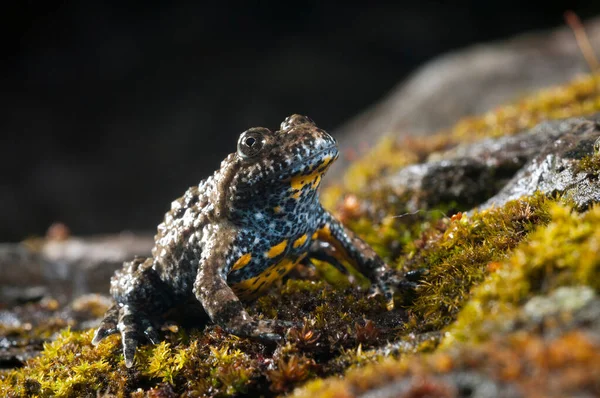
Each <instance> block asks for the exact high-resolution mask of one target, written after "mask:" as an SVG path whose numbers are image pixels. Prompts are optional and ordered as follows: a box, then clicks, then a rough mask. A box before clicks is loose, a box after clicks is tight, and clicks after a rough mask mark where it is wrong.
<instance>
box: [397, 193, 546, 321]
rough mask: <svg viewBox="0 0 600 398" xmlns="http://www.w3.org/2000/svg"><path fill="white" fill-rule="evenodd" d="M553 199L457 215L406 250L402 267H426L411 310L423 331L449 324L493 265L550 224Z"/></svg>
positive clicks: (529, 199) (508, 204)
mask: <svg viewBox="0 0 600 398" xmlns="http://www.w3.org/2000/svg"><path fill="white" fill-rule="evenodd" d="M548 206H549V200H548V199H546V198H545V197H544V196H542V195H536V196H533V197H531V198H525V199H523V200H516V201H511V202H509V203H507V204H506V205H505V206H504V207H502V208H493V209H490V210H485V211H483V212H479V213H475V214H473V215H472V216H467V215H466V214H460V215H456V216H454V217H453V218H452V220H451V221H449V223H448V225H447V228H446V229H445V230H444V231H443V232H442V231H440V232H438V233H435V234H433V235H430V234H426V235H425V236H424V237H423V239H422V240H418V241H415V242H414V243H413V244H411V245H408V246H407V247H406V255H405V256H403V257H401V258H400V261H399V263H400V267H405V268H409V269H412V268H425V269H427V270H428V274H427V275H426V276H425V278H424V280H423V282H422V287H421V288H420V289H419V291H418V295H417V299H416V300H415V302H414V304H413V305H412V306H411V307H410V309H411V311H412V313H413V314H414V315H415V316H416V317H417V318H418V319H419V320H420V322H419V329H420V330H439V329H440V328H441V327H443V326H445V325H448V324H449V323H451V322H452V321H454V318H455V316H456V313H457V312H458V310H460V308H462V306H463V305H464V303H465V301H466V300H467V299H468V297H469V295H470V290H471V287H472V286H473V285H476V284H478V283H479V282H481V281H482V280H483V278H484V277H485V276H486V275H487V274H488V272H489V265H490V264H491V263H493V262H495V261H501V260H503V259H505V258H506V257H507V255H508V253H510V250H512V249H513V248H514V247H516V246H517V244H519V242H521V240H523V239H524V238H526V237H527V234H528V233H529V232H531V231H532V230H533V228H535V226H536V225H538V224H544V223H546V222H547V221H548V213H547V212H548Z"/></svg>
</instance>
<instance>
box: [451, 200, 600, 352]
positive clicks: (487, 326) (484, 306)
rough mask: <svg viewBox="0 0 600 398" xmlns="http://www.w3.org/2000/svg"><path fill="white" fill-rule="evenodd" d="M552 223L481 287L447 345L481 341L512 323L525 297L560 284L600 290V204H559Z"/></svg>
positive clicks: (538, 293)
mask: <svg viewBox="0 0 600 398" xmlns="http://www.w3.org/2000/svg"><path fill="white" fill-rule="evenodd" d="M549 214H550V218H551V222H550V223H549V224H548V225H546V226H543V227H539V228H538V229H537V230H536V231H535V232H534V233H532V234H531V236H530V237H529V239H527V241H526V242H524V243H523V244H521V245H520V246H519V247H518V248H517V249H516V250H515V251H514V252H513V253H512V254H511V256H510V258H509V259H508V260H507V261H505V262H503V263H502V265H500V266H498V268H497V269H495V271H494V272H493V273H492V274H491V275H490V276H489V277H488V278H486V280H485V281H484V282H483V283H481V284H480V285H479V286H477V287H476V288H475V289H474V291H473V294H472V297H471V299H470V300H469V301H468V302H467V304H466V306H465V308H464V309H463V310H462V311H461V312H460V313H459V315H458V318H457V320H456V322H455V323H454V324H453V325H452V326H451V327H449V328H448V333H447V334H446V340H445V341H444V345H445V346H448V345H450V344H452V343H453V342H454V341H455V340H458V341H479V340H481V339H485V338H487V337H488V336H489V335H490V333H492V332H494V331H497V329H496V326H497V324H496V322H495V321H496V320H503V321H504V322H506V323H508V322H509V321H510V320H511V319H513V318H514V317H515V316H517V315H518V310H519V308H520V307H521V306H522V305H523V303H524V302H525V300H527V299H528V298H531V297H532V296H533V295H544V294H547V293H549V292H551V291H553V290H554V289H556V288H557V287H560V286H577V285H582V286H589V287H591V288H593V289H594V290H595V291H596V292H600V256H599V255H598V252H599V250H600V228H598V226H600V207H598V206H596V207H594V208H592V209H591V210H589V211H588V212H586V213H584V214H579V213H576V212H575V211H574V210H573V209H572V208H571V207H568V206H565V205H561V204H558V203H555V204H553V205H552V206H551V208H550V211H549Z"/></svg>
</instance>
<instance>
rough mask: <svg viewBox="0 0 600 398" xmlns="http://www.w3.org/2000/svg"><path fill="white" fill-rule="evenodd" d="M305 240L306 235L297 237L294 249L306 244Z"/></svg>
mask: <svg viewBox="0 0 600 398" xmlns="http://www.w3.org/2000/svg"><path fill="white" fill-rule="evenodd" d="M307 238H308V236H306V234H304V235H302V236H301V237H299V238H298V239H296V240H295V241H294V244H293V246H294V249H296V248H298V247H300V246H302V245H303V244H304V242H306V239H307Z"/></svg>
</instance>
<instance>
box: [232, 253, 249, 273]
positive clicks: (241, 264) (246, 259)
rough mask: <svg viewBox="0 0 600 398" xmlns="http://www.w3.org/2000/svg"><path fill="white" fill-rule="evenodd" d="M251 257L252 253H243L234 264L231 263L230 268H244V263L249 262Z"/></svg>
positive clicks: (233, 269)
mask: <svg viewBox="0 0 600 398" xmlns="http://www.w3.org/2000/svg"><path fill="white" fill-rule="evenodd" d="M251 259H252V254H250V253H246V254H244V255H243V256H242V257H240V258H238V260H237V261H236V262H235V264H233V267H231V270H232V271H235V270H238V269H240V268H244V267H245V266H246V265H248V263H249V262H250V260H251Z"/></svg>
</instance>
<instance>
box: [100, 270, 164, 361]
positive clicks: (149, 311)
mask: <svg viewBox="0 0 600 398" xmlns="http://www.w3.org/2000/svg"><path fill="white" fill-rule="evenodd" d="M152 265H153V260H152V259H151V258H148V259H144V258H136V259H135V260H133V261H128V262H126V263H125V264H124V266H123V268H122V269H121V270H118V271H117V272H116V273H115V276H113V278H112V279H111V288H110V292H111V294H112V295H113V297H114V299H115V301H116V304H115V305H113V306H112V307H111V308H110V309H109V310H108V311H107V312H106V314H105V315H104V318H103V319H102V322H101V323H100V326H99V327H98V329H97V330H96V333H95V335H94V338H93V340H92V344H94V345H97V344H98V343H99V342H100V341H102V340H103V339H104V338H105V337H107V336H109V335H111V334H115V333H120V334H121V343H122V345H123V356H124V357H125V365H126V366H127V367H128V368H130V367H131V366H132V365H133V361H134V356H135V350H136V347H137V346H138V345H139V344H140V343H141V342H142V341H143V340H149V341H150V342H151V343H153V344H156V343H158V342H159V341H160V337H159V334H158V332H157V329H158V325H159V323H160V321H159V318H158V316H160V315H161V314H163V313H164V312H165V311H166V310H167V309H168V308H169V307H171V306H172V304H173V296H172V294H171V293H170V289H169V287H168V286H167V285H166V284H165V283H164V282H163V281H162V280H161V279H160V277H159V275H158V273H157V272H156V271H155V270H154V268H153V267H152Z"/></svg>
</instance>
